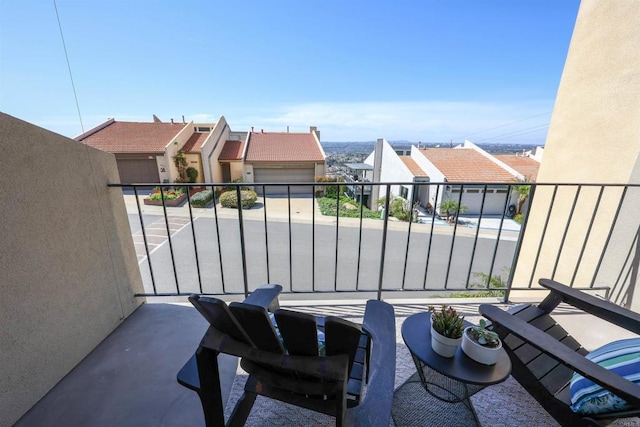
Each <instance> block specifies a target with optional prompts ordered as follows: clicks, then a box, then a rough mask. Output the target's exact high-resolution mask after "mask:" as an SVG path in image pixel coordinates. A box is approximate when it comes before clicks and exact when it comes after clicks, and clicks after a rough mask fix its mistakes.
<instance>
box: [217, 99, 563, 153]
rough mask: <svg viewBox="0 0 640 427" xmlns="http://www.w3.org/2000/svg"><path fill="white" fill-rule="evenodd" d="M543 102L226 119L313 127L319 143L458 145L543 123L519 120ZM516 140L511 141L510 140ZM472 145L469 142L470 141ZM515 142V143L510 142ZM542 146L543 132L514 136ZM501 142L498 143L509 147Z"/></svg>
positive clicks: (362, 106) (357, 105) (307, 110)
mask: <svg viewBox="0 0 640 427" xmlns="http://www.w3.org/2000/svg"><path fill="white" fill-rule="evenodd" d="M552 105H553V103H552V101H549V102H531V103H523V104H516V105H513V104H498V103H481V102H435V101H433V102H354V103H308V104H298V105H290V106H285V107H277V108H274V109H273V110H272V111H271V112H268V111H264V112H262V113H259V114H256V115H250V116H237V117H233V116H226V117H227V120H228V121H229V122H230V124H231V127H232V128H233V129H238V130H244V129H249V128H250V127H251V126H254V127H255V128H256V129H261V128H263V129H264V130H265V131H284V130H286V128H287V126H289V128H290V131H292V132H294V131H297V132H306V131H308V130H309V126H317V127H318V129H319V130H320V131H321V133H322V140H324V141H367V140H374V139H376V138H381V137H384V138H386V139H388V140H403V139H406V140H410V141H425V142H426V141H449V140H450V139H452V138H456V139H457V140H462V139H463V138H461V137H464V136H466V135H468V134H475V133H477V132H479V131H484V130H487V129H490V128H495V127H498V126H502V125H504V124H507V123H510V122H514V121H519V122H518V123H514V124H513V125H510V126H504V127H500V128H499V129H495V130H492V131H488V132H482V133H478V134H477V135H476V137H477V138H478V139H484V138H488V137H497V136H501V135H505V134H507V133H510V132H518V131H520V130H526V129H530V128H532V127H533V126H539V125H540V124H542V123H548V121H549V118H550V114H549V115H545V116H541V117H537V118H535V119H531V120H522V119H526V118H528V117H532V116H536V115H540V114H541V113H544V112H545V111H549V110H550V109H551V106H552ZM516 137H517V138H516ZM471 139H473V138H471ZM516 139H517V141H516ZM524 139H527V142H528V141H529V140H531V141H532V143H544V132H542V133H541V132H537V133H536V132H531V133H528V134H522V135H521V136H519V135H518V134H515V135H514V137H513V139H512V140H513V141H514V142H525V141H524ZM509 141H510V139H509V138H507V139H501V140H500V142H509Z"/></svg>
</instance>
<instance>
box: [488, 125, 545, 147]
mask: <svg viewBox="0 0 640 427" xmlns="http://www.w3.org/2000/svg"><path fill="white" fill-rule="evenodd" d="M547 129H549V125H548V124H544V125H539V126H534V127H530V128H526V129H521V130H519V131H514V132H510V133H505V134H502V135H497V136H495V137H491V138H485V139H482V140H480V141H477V142H478V144H486V143H489V142H495V141H500V140H502V139H506V138H514V137H517V136H521V135H526V134H529V133H535V132H539V131H542V130H547Z"/></svg>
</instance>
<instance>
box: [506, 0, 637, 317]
mask: <svg viewBox="0 0 640 427" xmlns="http://www.w3.org/2000/svg"><path fill="white" fill-rule="evenodd" d="M638 52H640V2H638V1H637V0H617V1H601V0H583V1H582V3H581V5H580V10H579V13H578V17H577V21H576V25H575V29H574V33H573V37H572V40H571V46H570V48H569V53H568V55H567V60H566V63H565V67H564V71H563V74H562V79H561V83H560V88H559V90H558V95H557V98H556V103H555V107H554V111H553V116H552V120H551V125H550V127H549V133H548V136H547V141H546V145H545V154H544V158H543V160H542V162H541V165H540V170H539V173H538V178H537V182H539V183H545V182H574V183H639V182H640V180H639V178H640V173H639V170H640V166H639V153H640V55H639V54H638ZM552 191H553V190H552V189H551V188H538V189H537V190H536V192H535V196H534V199H533V202H532V206H531V214H530V217H529V224H528V226H527V231H526V234H525V239H524V242H523V247H522V251H521V254H520V258H519V262H518V266H517V269H516V272H515V277H514V285H516V286H517V285H526V284H527V283H528V281H529V278H530V277H531V275H532V274H533V276H534V277H535V280H534V282H535V283H537V280H538V278H540V277H550V276H551V274H552V271H553V268H554V265H555V263H556V260H558V261H559V262H558V267H557V271H556V274H555V278H556V280H559V281H564V282H569V281H570V280H571V277H572V276H573V272H574V269H575V266H576V263H577V261H578V257H579V253H580V250H581V247H582V245H583V242H584V234H585V232H586V230H587V229H588V223H589V221H590V220H591V210H592V209H593V206H594V205H595V204H596V203H597V197H598V190H595V189H590V188H586V187H585V188H583V189H582V191H581V193H580V197H579V199H578V202H577V204H576V214H574V218H573V221H572V226H571V228H570V230H569V231H570V232H569V233H568V235H567V241H566V242H565V243H564V248H563V250H562V253H561V256H560V257H559V259H558V256H557V254H558V249H559V247H560V245H561V239H562V236H563V234H564V229H565V225H566V221H567V218H568V215H569V212H570V211H571V206H572V204H573V200H574V196H575V193H576V189H575V188H573V189H571V188H564V189H561V190H558V194H557V195H556V199H555V203H554V205H553V209H552V210H551V216H550V221H549V225H548V228H547V230H546V237H545V240H544V244H543V247H542V248H541V250H540V251H539V252H540V260H539V261H538V268H537V269H536V271H535V272H532V269H533V265H534V260H535V256H536V254H537V253H538V243H539V240H540V236H541V235H542V230H543V229H544V227H545V220H546V215H547V213H548V212H549V211H550V201H551V198H552ZM620 193H621V190H617V189H612V190H607V192H606V193H605V195H604V196H603V200H602V201H601V202H600V204H599V209H598V215H597V216H596V218H595V222H594V226H593V228H592V231H591V235H590V236H589V240H588V244H587V247H586V249H585V253H584V256H583V258H582V259H581V262H580V264H579V265H580V269H579V272H578V274H577V277H576V285H581V286H584V285H585V284H586V285H588V284H589V283H590V282H591V278H592V277H593V275H594V272H595V268H596V267H597V265H598V261H599V257H600V254H601V253H602V250H603V248H604V247H605V244H606V240H607V234H608V233H609V230H610V229H611V224H612V221H613V218H614V216H615V212H616V209H617V206H618V203H617V201H618V200H619V195H620ZM639 205H640V197H639V195H638V191H637V190H634V189H630V190H629V192H628V194H627V197H626V201H625V203H624V205H623V207H622V211H621V214H620V216H619V220H618V224H617V226H616V228H615V231H614V233H613V235H612V237H611V241H610V243H609V245H608V249H607V252H606V255H605V258H604V259H603V264H602V268H601V270H600V272H599V273H598V275H597V280H596V283H595V285H601V286H611V287H613V288H614V297H615V298H614V299H616V300H617V301H618V302H626V303H627V304H628V305H630V306H632V308H633V309H635V310H638V308H640V306H639V305H638V304H639V301H638V299H640V298H635V299H633V298H632V297H633V294H634V293H637V292H638V291H636V290H635V289H634V287H635V283H636V281H637V278H638V267H637V263H638V249H637V241H636V240H635V239H637V237H638V233H639V231H640V230H638V213H637V209H638V208H637V207H638V206H639ZM634 241H635V242H636V244H634ZM634 265H635V267H634ZM632 300H633V304H632V303H631V302H632Z"/></svg>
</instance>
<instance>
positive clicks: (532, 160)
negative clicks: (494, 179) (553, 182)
mask: <svg viewBox="0 0 640 427" xmlns="http://www.w3.org/2000/svg"><path fill="white" fill-rule="evenodd" d="M538 150H539V149H538ZM494 157H495V158H496V159H498V160H500V161H501V162H503V163H505V164H507V165H508V166H510V167H512V168H513V169H515V170H517V171H518V172H520V174H522V175H523V176H524V179H525V180H526V181H531V182H535V181H536V178H537V177H538V169H540V160H538V159H537V158H536V157H535V156H531V155H529V154H528V153H523V154H494Z"/></svg>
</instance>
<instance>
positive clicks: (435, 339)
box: [429, 304, 464, 357]
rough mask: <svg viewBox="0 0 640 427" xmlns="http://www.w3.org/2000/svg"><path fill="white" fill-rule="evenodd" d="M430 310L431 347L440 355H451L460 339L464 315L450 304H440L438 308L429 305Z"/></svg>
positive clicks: (454, 352)
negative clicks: (459, 314)
mask: <svg viewBox="0 0 640 427" xmlns="http://www.w3.org/2000/svg"><path fill="white" fill-rule="evenodd" d="M429 311H430V312H431V348H433V351H435V352H436V353H438V354H439V355H440V356H442V357H453V356H454V354H456V350H457V349H458V346H459V345H460V341H461V340H462V332H463V331H464V316H458V312H457V311H456V310H455V309H454V308H453V307H451V306H449V307H447V306H446V305H444V304H443V305H442V307H441V308H440V309H439V310H436V309H435V308H434V307H429Z"/></svg>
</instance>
